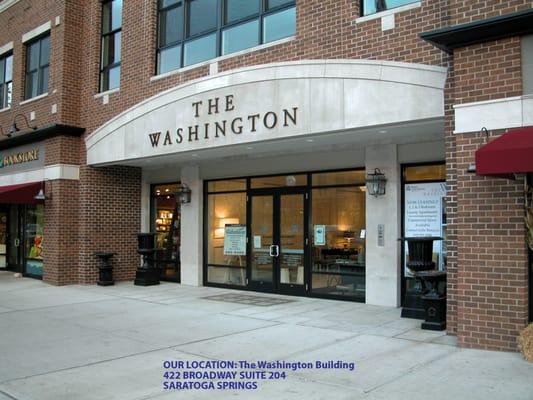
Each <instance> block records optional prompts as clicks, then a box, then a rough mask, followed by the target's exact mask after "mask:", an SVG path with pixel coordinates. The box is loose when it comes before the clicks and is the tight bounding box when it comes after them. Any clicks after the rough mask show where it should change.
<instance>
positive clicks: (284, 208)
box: [248, 189, 308, 294]
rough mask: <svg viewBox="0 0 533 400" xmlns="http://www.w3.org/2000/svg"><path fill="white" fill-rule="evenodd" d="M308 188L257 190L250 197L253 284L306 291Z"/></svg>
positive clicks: (259, 287) (283, 290) (258, 287)
mask: <svg viewBox="0 0 533 400" xmlns="http://www.w3.org/2000/svg"><path fill="white" fill-rule="evenodd" d="M306 197H307V196H306V193H305V191H304V190H296V189H295V190H289V189H279V190H277V189H273V190H264V191H257V192H254V193H253V194H252V195H251V198H250V202H251V203H250V217H251V219H250V221H251V224H250V237H249V239H248V243H249V244H250V252H249V254H250V256H251V260H250V265H251V269H250V277H249V283H250V287H252V288H254V289H256V290H263V291H270V292H278V293H287V294H304V293H305V292H306V289H307V285H306V282H307V271H306V268H305V265H306V262H305V260H306V256H307V255H306V250H305V249H306V241H307V237H306V232H307V226H306V224H307V222H306V217H305V216H306V215H307V208H308V207H307V200H306Z"/></svg>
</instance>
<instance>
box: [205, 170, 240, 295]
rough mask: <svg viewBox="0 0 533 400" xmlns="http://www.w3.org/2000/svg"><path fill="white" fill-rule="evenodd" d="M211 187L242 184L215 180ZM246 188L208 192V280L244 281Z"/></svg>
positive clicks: (231, 186)
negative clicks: (241, 190)
mask: <svg viewBox="0 0 533 400" xmlns="http://www.w3.org/2000/svg"><path fill="white" fill-rule="evenodd" d="M209 187H210V188H211V189H212V190H217V189H218V190H225V189H234V188H239V187H242V186H241V184H240V183H239V181H219V182H217V183H216V184H211V185H210V186H209ZM246 254H247V252H246V192H225V193H216V192H211V193H209V194H208V200H207V264H208V266H207V280H208V282H211V283H218V284H225V285H236V286H244V285H245V284H246Z"/></svg>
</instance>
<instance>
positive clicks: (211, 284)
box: [202, 167, 366, 303]
mask: <svg viewBox="0 0 533 400" xmlns="http://www.w3.org/2000/svg"><path fill="white" fill-rule="evenodd" d="M345 171H366V170H365V167H349V168H333V169H323V170H311V171H301V170H297V171H293V172H285V173H273V174H261V175H246V176H231V177H226V178H215V179H207V180H204V182H203V227H202V230H203V232H202V238H203V245H202V256H203V265H202V268H203V285H204V286H209V287H217V288H226V289H237V290H243V291H258V289H257V287H253V286H251V285H250V284H249V283H246V284H245V285H244V286H241V285H235V284H224V283H214V282H209V280H208V269H209V267H215V268H228V265H225V264H210V263H209V262H208V261H209V260H208V251H209V250H208V245H209V231H208V221H209V207H208V204H209V203H208V202H209V195H217V194H229V193H244V194H246V231H247V237H248V235H249V234H250V223H251V208H250V204H249V202H250V198H251V196H252V195H254V194H260V193H266V192H270V191H276V190H281V191H282V190H284V189H285V190H289V191H290V190H293V191H295V192H298V191H302V192H303V193H304V194H305V193H307V196H308V199H307V201H308V202H309V203H308V208H307V210H308V211H307V220H306V230H305V237H306V238H310V237H311V233H312V232H311V228H310V227H311V226H312V215H313V209H312V208H313V207H312V205H313V189H329V188H343V187H361V186H365V185H366V182H363V183H361V182H357V183H346V184H338V185H313V183H312V176H313V174H322V173H328V172H345ZM302 174H305V175H307V184H305V185H301V186H290V187H275V188H266V189H265V188H261V189H252V188H251V180H252V179H254V178H263V177H274V176H287V175H302ZM365 177H366V174H365ZM232 179H245V180H246V189H242V190H220V191H218V190H214V191H209V190H208V187H209V182H215V181H225V180H232ZM365 225H366V221H365ZM248 239H250V238H249V237H248ZM250 246H251V241H250V240H248V245H247V248H246V253H247V255H246V271H247V272H246V274H247V282H249V279H248V278H249V276H248V273H249V270H250V256H251V253H250ZM311 248H312V243H311V240H308V242H307V244H305V249H306V254H308V256H306V261H305V263H306V268H308V271H310V273H309V275H308V279H309V281H308V282H306V283H307V284H308V289H307V291H306V293H305V294H301V296H305V297H312V298H321V299H331V300H344V301H351V302H355V303H361V302H364V301H365V300H364V299H361V298H359V297H347V296H340V295H333V294H324V293H317V292H316V291H313V285H312V274H313V273H315V272H313V271H311V270H309V268H311V267H312V256H311ZM279 293H281V292H279ZM298 295H300V294H298Z"/></svg>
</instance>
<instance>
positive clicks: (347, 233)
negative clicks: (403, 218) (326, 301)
mask: <svg viewBox="0 0 533 400" xmlns="http://www.w3.org/2000/svg"><path fill="white" fill-rule="evenodd" d="M339 179H341V178H339ZM365 199H366V198H365V191H364V186H359V187H357V186H355V187H338V188H335V187H333V188H323V189H318V188H315V189H313V191H312V224H313V225H312V227H313V229H312V244H313V247H312V262H313V264H312V265H313V277H312V290H313V293H315V294H325V295H330V296H342V297H352V298H356V299H359V300H364V299H365V269H366V263H365V238H366V228H365V221H366V218H365V204H366V203H365Z"/></svg>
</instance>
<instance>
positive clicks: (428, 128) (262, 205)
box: [86, 60, 446, 306]
mask: <svg viewBox="0 0 533 400" xmlns="http://www.w3.org/2000/svg"><path fill="white" fill-rule="evenodd" d="M445 77H446V70H445V69H443V68H440V67H432V66H425V65H414V64H413V65H411V64H409V65H407V64H403V63H393V62H384V61H379V62H378V61H366V60H365V61H336V60H318V61H298V62H288V63H280V64H268V65H258V66H253V67H247V68H243V69H239V70H234V71H226V72H223V73H220V74H216V75H213V76H208V77H205V78H201V79H199V80H196V81H192V82H189V83H186V84H184V85H181V86H178V87H176V88H173V89H170V90H168V91H166V92H162V93H160V94H158V95H156V96H154V97H152V98H150V99H147V100H144V101H143V102H141V103H139V104H138V105H136V106H134V107H132V108H131V109H129V110H127V111H125V112H124V113H122V114H120V115H118V116H117V117H115V118H113V119H112V120H110V121H109V122H107V123H106V124H104V125H103V126H101V127H100V128H98V129H97V130H96V131H94V132H93V133H92V134H90V135H89V136H88V137H87V138H86V147H87V162H88V164H89V165H91V166H94V167H105V166H108V165H109V166H111V165H126V166H135V167H140V168H141V169H142V187H143V194H142V199H143V200H142V210H141V219H142V221H141V228H142V229H143V231H152V232H155V233H156V236H157V247H158V258H159V260H160V265H164V266H163V270H164V272H163V277H164V278H165V279H171V280H175V281H177V280H179V281H180V282H181V283H182V284H187V285H197V286H202V285H208V286H221V287H231V288H236V289H246V290H254V291H263V292H272V293H285V294H294V295H309V296H320V297H328V298H334V299H347V300H354V301H365V302H366V303H369V304H377V305H392V306H397V305H399V304H400V297H401V286H402V278H403V276H402V271H401V266H402V256H401V245H400V244H399V242H398V238H399V237H400V236H402V234H403V232H402V165H403V164H411V163H416V162H430V161H435V160H443V159H444V140H443V121H444V97H443V88H444V82H445ZM399 100H401V101H399ZM375 171H379V172H380V173H382V174H383V176H384V177H385V178H386V190H385V192H384V193H381V194H380V195H376V196H373V195H370V194H369V192H368V190H367V187H368V184H367V179H368V176H369V174H372V173H374V172H375ZM169 182H170V183H169ZM178 182H180V184H178ZM181 185H186V186H187V188H189V189H190V194H191V196H190V202H187V203H185V204H179V205H178V204H176V201H175V199H176V197H177V196H175V193H177V191H178V190H179V187H180V186H181ZM167 190H168V191H167Z"/></svg>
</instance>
